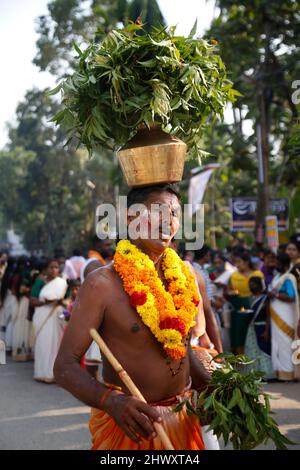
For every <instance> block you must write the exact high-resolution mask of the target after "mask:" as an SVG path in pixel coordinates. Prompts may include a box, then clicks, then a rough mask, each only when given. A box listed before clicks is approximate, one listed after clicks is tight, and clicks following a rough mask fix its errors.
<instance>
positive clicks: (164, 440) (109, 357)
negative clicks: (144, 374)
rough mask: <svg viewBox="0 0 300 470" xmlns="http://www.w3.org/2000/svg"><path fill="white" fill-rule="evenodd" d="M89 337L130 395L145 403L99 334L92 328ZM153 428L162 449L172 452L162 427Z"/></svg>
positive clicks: (171, 446)
mask: <svg viewBox="0 0 300 470" xmlns="http://www.w3.org/2000/svg"><path fill="white" fill-rule="evenodd" d="M90 335H91V337H92V338H93V340H94V341H95V342H96V343H97V344H98V346H99V348H100V350H101V352H102V353H103V354H104V356H105V357H106V359H107V360H108V362H110V364H111V365H112V367H113V368H114V369H115V371H116V372H117V373H118V375H119V377H120V379H121V380H122V381H123V382H124V384H125V385H126V387H127V388H128V390H129V391H130V393H131V395H132V396H134V397H135V398H138V399H139V400H140V401H142V402H144V403H147V402H146V400H145V398H144V397H143V395H142V394H141V392H140V391H139V389H138V388H137V386H136V385H135V383H134V382H133V381H132V380H131V378H130V377H129V375H128V374H127V372H126V370H124V369H123V367H122V366H121V364H120V363H119V361H118V360H117V359H116V358H115V356H114V355H113V353H112V352H111V350H110V349H109V348H108V347H107V345H106V344H105V342H104V341H103V339H102V338H101V336H100V335H99V333H98V332H97V331H96V330H95V329H94V328H92V329H91V330H90ZM153 426H154V428H155V431H156V432H157V435H158V436H159V437H160V439H161V441H162V443H163V445H164V447H165V449H166V450H174V447H173V445H172V443H171V441H170V439H169V437H168V435H167V434H166V431H165V430H164V428H163V426H162V425H161V424H160V423H157V422H154V423H153Z"/></svg>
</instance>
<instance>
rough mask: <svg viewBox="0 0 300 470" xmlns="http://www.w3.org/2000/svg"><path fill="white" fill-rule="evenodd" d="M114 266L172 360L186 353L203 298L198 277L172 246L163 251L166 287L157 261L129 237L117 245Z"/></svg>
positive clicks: (144, 321)
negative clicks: (159, 274)
mask: <svg viewBox="0 0 300 470" xmlns="http://www.w3.org/2000/svg"><path fill="white" fill-rule="evenodd" d="M114 267H115V270H116V271H117V273H118V274H119V276H120V277H121V279H122V281H123V286H124V290H125V292H127V294H128V295H129V296H130V304H131V305H132V306H134V307H135V308H136V310H137V312H138V313H139V315H140V317H141V319H142V321H143V323H144V324H145V325H146V326H148V328H150V330H151V332H152V333H153V334H154V336H155V337H156V339H157V340H158V341H159V342H161V343H162V344H163V347H164V349H165V351H166V353H167V354H168V356H170V357H171V358H172V359H174V360H178V359H181V358H183V357H184V356H185V353H186V350H185V347H184V344H183V338H184V337H186V336H187V335H188V333H189V331H190V329H191V328H192V327H193V326H194V325H195V321H194V318H195V316H196V314H197V311H198V308H197V307H198V304H199V301H200V298H199V293H198V289H197V286H196V283H195V279H194V276H193V275H192V273H191V272H190V270H189V268H188V267H187V266H186V265H185V263H184V262H183V261H182V260H181V259H180V258H179V256H178V255H177V253H176V252H175V251H174V250H173V249H172V248H167V249H166V250H165V251H164V253H163V260H162V269H163V272H164V276H165V279H166V280H167V281H168V290H166V289H165V287H164V285H163V283H162V281H161V279H160V278H159V276H158V273H157V271H156V269H155V265H154V263H153V261H152V260H151V259H150V258H149V256H147V255H146V254H145V253H143V252H142V251H141V250H139V249H138V248H137V247H136V246H135V245H133V244H132V243H131V242H130V241H128V240H121V241H120V242H119V243H118V245H117V248H116V253H115V256H114Z"/></svg>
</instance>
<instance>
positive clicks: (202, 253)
mask: <svg viewBox="0 0 300 470" xmlns="http://www.w3.org/2000/svg"><path fill="white" fill-rule="evenodd" d="M209 252H210V248H209V246H207V245H203V247H202V248H200V250H196V251H195V253H194V259H195V260H199V259H202V258H204V256H206V255H207V253H209Z"/></svg>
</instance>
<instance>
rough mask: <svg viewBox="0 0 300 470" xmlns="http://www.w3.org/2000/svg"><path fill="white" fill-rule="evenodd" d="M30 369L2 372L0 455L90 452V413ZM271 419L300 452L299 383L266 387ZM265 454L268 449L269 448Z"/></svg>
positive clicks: (19, 366)
mask: <svg viewBox="0 0 300 470" xmlns="http://www.w3.org/2000/svg"><path fill="white" fill-rule="evenodd" d="M32 370H33V364H32V363H28V362H26V363H15V362H13V361H12V360H11V359H10V358H8V363H7V364H6V365H5V366H0V450H4V449H11V450H16V449H40V450H44V449H59V450H60V449H61V450H64V449H66V450H67V449H69V450H71V449H83V450H85V449H89V447H90V436H89V430H88V420H89V408H88V407H87V406H84V405H83V404H82V403H80V402H79V401H78V400H76V399H75V398H73V397H72V396H71V395H70V394H69V393H67V392H65V391H64V390H62V389H61V388H60V387H58V386H57V385H55V384H51V385H47V384H42V383H37V382H35V381H34V380H32ZM267 390H268V392H270V393H271V394H272V395H273V396H274V397H276V398H277V399H276V400H272V406H273V410H274V411H275V412H276V415H275V419H276V420H277V421H278V423H279V424H280V428H281V431H282V432H283V433H284V434H286V435H287V436H288V437H289V438H290V439H292V440H293V441H296V442H298V443H299V444H298V445H297V446H293V447H292V449H297V450H299V449H300V383H297V384H294V383H292V384H283V385H282V384H270V385H268V386H267ZM267 448H269V449H271V448H272V446H271V445H270V446H268V447H267Z"/></svg>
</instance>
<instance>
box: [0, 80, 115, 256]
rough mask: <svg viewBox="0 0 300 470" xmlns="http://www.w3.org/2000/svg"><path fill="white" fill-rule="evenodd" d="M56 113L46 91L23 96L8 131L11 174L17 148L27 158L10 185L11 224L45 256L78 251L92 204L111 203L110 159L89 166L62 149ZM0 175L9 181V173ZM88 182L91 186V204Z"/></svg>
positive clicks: (29, 245) (85, 236)
mask: <svg viewBox="0 0 300 470" xmlns="http://www.w3.org/2000/svg"><path fill="white" fill-rule="evenodd" d="M56 110H57V104H56V103H55V102H54V101H53V100H52V99H51V98H50V97H49V96H48V95H47V93H46V91H45V90H36V89H34V90H30V91H28V92H27V94H26V96H25V99H24V101H23V102H22V103H20V104H19V106H18V108H17V125H16V127H14V128H11V130H10V138H11V143H10V152H9V155H10V158H11V161H12V164H13V166H15V167H16V168H15V170H14V171H15V172H16V173H18V172H21V169H22V167H23V166H24V164H25V159H24V158H23V160H22V165H19V164H18V163H19V161H17V160H16V159H15V160H13V157H14V155H15V153H16V151H15V150H14V149H15V148H16V146H21V145H22V148H23V149H24V151H25V152H27V154H28V155H30V157H31V158H30V159H29V157H28V158H27V159H29V161H28V164H27V166H26V170H27V171H26V173H24V170H23V173H22V178H19V180H18V179H17V180H16V181H15V182H14V181H11V184H12V188H14V194H15V198H14V199H12V203H11V204H10V205H7V204H6V203H5V205H6V208H7V211H8V214H11V219H12V220H13V221H14V222H15V223H16V226H17V228H19V230H20V231H21V232H22V233H24V242H25V245H26V247H27V248H28V249H30V250H43V251H46V252H47V253H49V254H51V253H52V252H53V249H54V248H56V247H58V246H62V247H63V248H65V249H66V250H71V248H72V247H74V246H83V245H84V244H85V243H86V240H87V239H88V237H89V235H90V234H91V233H92V229H93V212H94V209H95V204H96V203H97V202H103V201H104V200H105V201H106V200H109V199H110V200H112V197H110V198H109V194H111V193H112V192H113V190H112V189H110V188H109V187H108V186H109V172H110V168H111V166H112V163H111V162H110V159H108V158H106V161H107V162H108V164H107V165H105V164H104V163H103V162H104V161H105V154H103V155H101V156H100V155H98V156H96V157H95V160H93V161H89V159H88V156H87V153H86V152H82V151H77V150H76V149H75V147H74V146H72V145H71V144H70V145H67V146H64V144H65V135H64V134H63V133H62V132H61V131H59V130H57V129H56V128H55V127H54V126H53V125H52V124H50V123H49V119H50V116H51V115H52V113H53V111H54V112H55V111H56ZM20 159H21V158H19V160H20ZM19 167H20V168H19ZM18 168H19V169H18ZM4 175H5V176H6V175H9V168H8V167H7V168H6V170H5V172H4ZM11 179H12V180H13V176H12V178H11ZM88 179H92V180H94V182H95V185H96V188H95V190H94V195H93V198H91V193H90V191H91V190H90V189H89V188H88V186H87V184H86V183H87V180H88ZM18 181H19V184H18ZM7 184H10V181H9V182H8V183H7ZM105 185H106V186H105ZM4 190H5V189H4ZM14 201H15V202H16V203H17V202H18V203H19V204H20V203H21V206H20V207H19V209H20V212H18V213H17V214H15V213H14V212H13V211H12V208H11V205H14ZM92 203H93V205H92ZM16 215H17V217H16Z"/></svg>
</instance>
